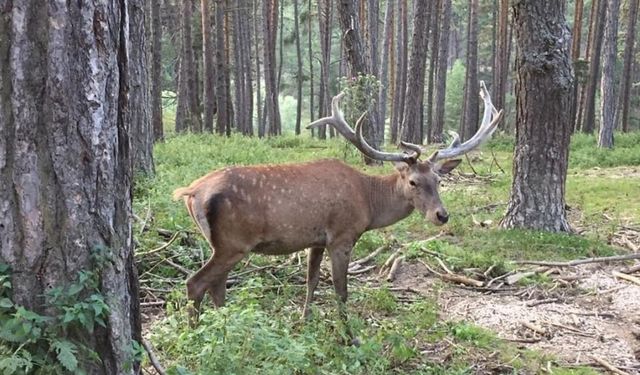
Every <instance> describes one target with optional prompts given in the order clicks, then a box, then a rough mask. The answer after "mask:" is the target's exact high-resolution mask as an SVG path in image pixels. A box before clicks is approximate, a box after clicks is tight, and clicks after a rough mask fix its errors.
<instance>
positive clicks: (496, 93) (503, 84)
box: [473, 0, 511, 108]
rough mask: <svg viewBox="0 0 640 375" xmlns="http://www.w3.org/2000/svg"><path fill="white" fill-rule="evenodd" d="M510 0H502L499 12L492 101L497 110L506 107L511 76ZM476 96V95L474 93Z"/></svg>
mask: <svg viewBox="0 0 640 375" xmlns="http://www.w3.org/2000/svg"><path fill="white" fill-rule="evenodd" d="M509 36H510V33H509V0H500V9H499V12H498V43H497V46H496V59H495V74H494V79H495V81H494V88H493V90H492V91H493V93H492V94H493V96H492V99H493V101H494V105H495V106H496V108H504V107H505V99H506V96H507V78H508V76H509V51H510V47H511V46H510V39H511V38H510V37H509ZM473 95H475V93H473Z"/></svg>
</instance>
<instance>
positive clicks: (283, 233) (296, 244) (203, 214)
mask: <svg viewBox="0 0 640 375" xmlns="http://www.w3.org/2000/svg"><path fill="white" fill-rule="evenodd" d="M344 95H345V93H344V92H342V93H340V94H338V95H336V96H335V97H334V98H333V99H332V102H331V115H330V116H328V117H324V118H320V119H317V120H316V121H314V122H312V123H311V124H309V126H308V128H310V127H316V126H321V125H331V126H333V127H334V128H335V129H336V130H337V131H338V132H339V133H340V134H341V135H342V136H343V137H344V138H346V139H347V140H348V141H349V142H350V143H351V144H352V145H353V146H355V147H356V148H357V149H358V150H359V151H360V152H361V153H362V154H363V155H365V156H366V157H368V158H371V159H374V160H379V161H389V162H393V163H394V166H395V171H394V172H393V173H392V174H389V175H383V176H377V175H375V176H374V175H368V174H365V173H362V172H360V171H358V170H356V169H355V168H353V167H351V166H349V165H347V164H345V163H343V162H342V161H338V160H318V161H311V162H303V163H288V164H278V165H254V166H232V167H226V168H223V169H219V170H216V171H213V172H211V173H209V174H207V175H205V176H203V177H201V178H199V179H197V180H195V181H193V182H192V183H191V184H190V185H189V186H188V187H181V188H178V189H176V190H175V191H174V193H173V197H174V199H175V200H179V199H180V198H182V199H183V200H184V203H185V205H186V208H187V211H188V213H189V215H190V216H191V218H192V220H193V222H194V223H195V225H196V226H197V227H198V229H199V230H200V232H201V233H202V235H203V236H204V237H205V238H206V240H207V242H208V244H209V245H210V246H211V249H212V256H211V258H210V259H209V260H208V261H207V263H206V264H205V265H204V266H202V267H201V268H200V269H199V270H198V271H197V272H195V273H194V274H193V275H192V276H190V277H189V278H188V280H187V282H186V286H187V298H188V299H189V300H190V301H193V307H192V308H193V309H194V311H195V315H196V316H197V315H199V311H200V304H201V301H202V299H203V297H204V295H205V293H209V295H210V297H211V299H212V302H213V304H214V305H215V306H216V307H219V306H223V305H224V303H225V294H226V281H227V277H228V275H229V272H230V271H231V270H232V269H233V268H234V266H235V265H236V264H237V263H238V262H240V261H241V260H242V259H243V258H245V257H246V256H247V255H249V254H250V253H258V254H267V255H287V254H292V253H294V252H297V251H301V250H305V249H309V252H308V257H307V276H306V281H307V291H306V299H305V302H304V307H303V310H302V316H303V317H307V316H308V315H309V313H310V306H311V304H312V302H313V295H314V291H315V289H316V287H317V286H318V281H319V276H320V264H321V261H322V258H323V253H324V251H325V250H326V251H327V252H328V254H329V259H330V265H331V278H332V281H333V287H334V289H335V293H336V295H337V297H338V302H339V304H340V306H344V304H345V303H346V302H347V268H348V265H349V262H350V258H351V252H352V249H353V246H354V245H355V243H356V242H357V241H358V239H359V238H360V236H362V234H363V233H365V232H367V231H370V230H373V229H376V228H382V227H385V226H388V225H391V224H394V223H396V222H398V221H400V220H402V219H404V218H406V217H407V216H409V215H410V214H411V213H412V212H413V211H418V212H419V213H420V214H421V215H423V216H424V217H425V219H427V220H429V221H430V222H431V223H433V224H434V225H436V226H440V225H443V224H446V223H447V221H448V220H449V213H448V212H447V210H446V209H445V207H444V206H443V203H442V201H441V199H440V196H439V193H438V185H439V176H440V175H444V174H447V173H449V172H450V171H452V170H453V169H454V168H455V167H457V166H458V165H459V164H460V162H461V159H459V158H458V157H459V156H461V155H464V154H466V153H468V152H469V151H471V150H472V149H474V148H477V147H478V146H479V145H480V144H481V143H483V142H484V141H485V140H487V139H489V138H490V137H491V135H492V133H493V132H494V131H495V129H496V128H497V125H498V123H499V122H500V120H501V118H502V114H503V111H502V110H500V111H499V112H498V111H497V110H496V108H495V107H494V106H493V104H492V102H491V97H490V95H489V92H488V91H487V88H486V86H485V85H484V82H481V90H480V96H481V97H482V99H483V100H484V115H483V118H482V123H481V125H480V126H479V129H478V131H477V133H476V134H475V135H473V136H472V137H471V138H470V139H468V140H467V141H466V142H464V143H461V142H460V139H459V137H458V136H457V134H455V133H452V135H453V141H452V142H451V144H450V145H449V146H448V147H447V148H445V149H441V150H437V151H435V152H433V153H432V154H431V155H430V156H429V157H428V158H426V159H425V160H420V156H421V155H422V153H423V151H424V150H423V147H422V146H421V145H417V144H412V143H408V142H401V143H400V147H401V148H402V150H403V151H402V152H397V153H393V152H384V151H379V150H376V149H374V148H373V147H372V146H371V145H369V144H368V143H367V142H366V140H365V139H364V137H363V134H362V122H363V120H364V118H365V116H366V115H367V113H366V112H365V113H363V114H362V116H360V118H359V119H358V121H357V122H356V125H355V130H354V129H352V128H351V126H350V125H349V124H348V123H347V122H346V120H345V118H344V115H343V113H342V111H341V110H340V108H339V103H340V100H341V99H342V97H343V96H344ZM192 312H193V311H192Z"/></svg>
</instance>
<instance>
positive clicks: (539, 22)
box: [502, 0, 573, 232]
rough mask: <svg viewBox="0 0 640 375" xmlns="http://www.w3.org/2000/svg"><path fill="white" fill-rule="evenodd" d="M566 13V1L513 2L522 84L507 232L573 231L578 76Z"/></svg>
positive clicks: (519, 80)
mask: <svg viewBox="0 0 640 375" xmlns="http://www.w3.org/2000/svg"><path fill="white" fill-rule="evenodd" d="M565 10H566V3H565V1H564V0H550V1H545V2H542V1H539V0H520V1H516V2H514V3H513V11H514V12H513V14H514V28H515V31H516V40H517V44H518V48H517V59H516V69H517V72H518V81H517V84H516V93H517V98H516V107H517V112H516V146H515V151H514V164H513V183H512V185H511V197H510V199H509V204H508V206H507V213H506V216H505V217H504V219H503V220H502V225H503V226H504V227H507V228H529V229H537V230H548V231H554V232H566V231H569V230H570V227H569V223H568V221H567V217H566V211H565V199H564V194H565V181H566V177H567V164H568V159H569V139H570V136H571V123H570V122H569V117H570V115H569V109H570V106H571V90H572V85H573V72H572V69H571V58H570V50H569V49H570V45H569V41H570V39H571V38H570V32H569V28H568V27H567V23H566V21H565V18H564V14H565ZM540 56H544V59H541V58H540ZM541 92H543V93H545V94H544V95H540V93H541Z"/></svg>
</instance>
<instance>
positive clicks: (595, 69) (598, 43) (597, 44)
mask: <svg viewBox="0 0 640 375" xmlns="http://www.w3.org/2000/svg"><path fill="white" fill-rule="evenodd" d="M593 1H594V2H593V6H594V7H595V6H596V1H598V3H597V5H598V8H597V9H598V11H597V12H596V13H595V14H593V13H592V16H591V17H592V21H593V23H592V24H591V28H592V29H593V36H592V41H591V42H592V45H591V51H590V53H589V82H588V83H587V88H586V92H585V95H584V97H585V103H584V122H583V124H582V131H583V132H585V133H593V130H594V129H595V126H596V125H595V117H596V112H595V111H596V90H597V88H598V76H599V73H600V54H601V51H602V39H603V35H604V20H605V19H606V11H607V6H606V5H607V2H608V0H593ZM593 10H594V9H593V8H592V10H591V12H593ZM589 32H591V31H589Z"/></svg>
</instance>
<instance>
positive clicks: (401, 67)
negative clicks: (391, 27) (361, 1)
mask: <svg viewBox="0 0 640 375" xmlns="http://www.w3.org/2000/svg"><path fill="white" fill-rule="evenodd" d="M407 14H408V10H407V0H399V1H398V22H397V25H396V26H397V30H396V33H397V34H396V35H397V36H396V43H397V44H396V57H397V59H398V62H397V64H396V70H395V79H394V81H393V82H394V89H393V91H394V95H393V96H392V98H393V109H392V115H391V142H392V143H396V142H397V141H398V133H399V132H400V126H401V125H402V116H403V114H404V103H405V92H406V89H407V63H408V62H407V60H408V51H409V48H408V46H409V40H408V39H409V35H408V34H409V32H408V28H407V24H408V16H407Z"/></svg>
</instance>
